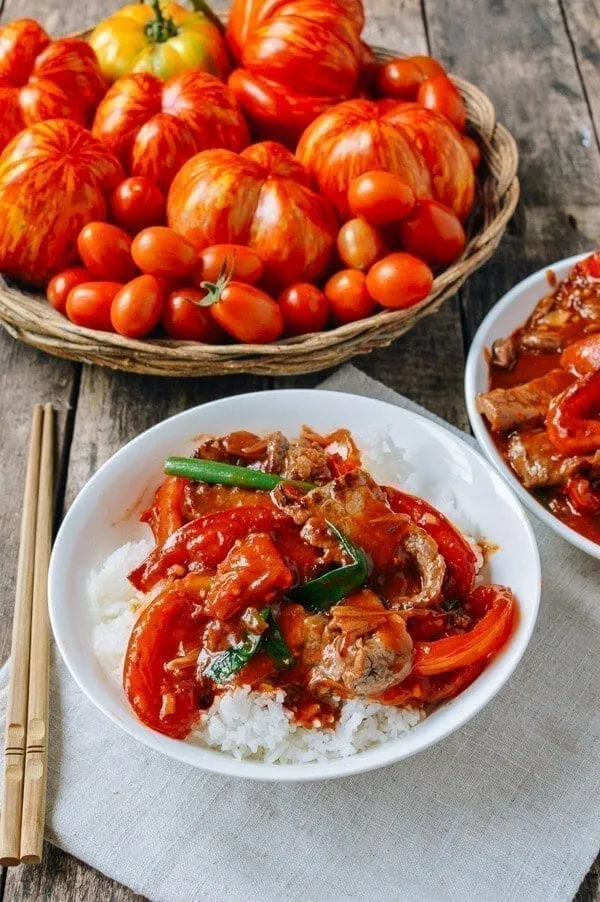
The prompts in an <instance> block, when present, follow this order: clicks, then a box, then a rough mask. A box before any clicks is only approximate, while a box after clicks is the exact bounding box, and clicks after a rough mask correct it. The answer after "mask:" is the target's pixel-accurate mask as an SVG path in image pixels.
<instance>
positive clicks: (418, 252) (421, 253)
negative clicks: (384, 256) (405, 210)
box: [399, 200, 467, 266]
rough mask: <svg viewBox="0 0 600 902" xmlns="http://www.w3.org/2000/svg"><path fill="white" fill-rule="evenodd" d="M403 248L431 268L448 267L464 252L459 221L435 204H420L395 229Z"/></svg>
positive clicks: (431, 201) (464, 242) (444, 208)
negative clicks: (430, 265)
mask: <svg viewBox="0 0 600 902" xmlns="http://www.w3.org/2000/svg"><path fill="white" fill-rule="evenodd" d="M399 234H400V240H401V241H402V245H403V247H404V248H405V249H406V250H407V251H408V252H409V253H410V254H414V255H415V257H420V258H421V260H425V261H426V263H430V264H432V265H433V266H436V265H445V264H447V263H452V261H453V260H456V258H457V257H460V255H461V254H462V252H463V251H464V249H465V244H466V240H467V239H466V237H465V230H464V229H463V227H462V225H461V222H460V219H459V218H458V217H457V216H455V215H454V213H453V212H452V210H450V209H448V207H445V206H444V205H443V204H440V203H438V202H437V201H436V200H423V201H421V202H419V203H418V204H417V207H416V209H415V211H414V213H413V214H412V216H409V217H408V218H407V219H405V220H403V221H402V222H401V223H400V226H399Z"/></svg>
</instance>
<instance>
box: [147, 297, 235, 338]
mask: <svg viewBox="0 0 600 902" xmlns="http://www.w3.org/2000/svg"><path fill="white" fill-rule="evenodd" d="M205 297H206V292H205V291H202V290H201V289H200V288H191V287H189V288H177V289H176V290H175V291H172V292H171V294H170V295H169V296H168V297H167V299H166V301H165V305H164V308H163V312H162V324H163V326H164V329H165V332H166V333H167V335H169V336H170V337H171V338H177V339H179V340H181V341H202V342H204V343H206V344H212V345H214V344H221V343H222V342H223V341H224V340H225V339H226V338H227V336H226V334H225V333H224V332H223V331H222V329H220V328H219V326H218V325H217V323H216V322H215V320H214V318H213V315H212V313H211V312H210V308H208V307H199V306H198V302H199V301H201V300H203V299H204V298H205Z"/></svg>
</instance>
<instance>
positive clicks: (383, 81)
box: [377, 56, 446, 100]
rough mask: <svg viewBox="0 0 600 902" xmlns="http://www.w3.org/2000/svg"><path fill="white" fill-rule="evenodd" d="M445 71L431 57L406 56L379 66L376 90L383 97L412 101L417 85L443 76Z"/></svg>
mask: <svg viewBox="0 0 600 902" xmlns="http://www.w3.org/2000/svg"><path fill="white" fill-rule="evenodd" d="M445 74H446V70H445V69H444V67H443V66H442V65H441V63H438V61H437V60H434V59H433V57H431V56H408V57H403V58H399V59H393V60H390V61H389V62H387V63H383V64H382V65H381V66H379V68H378V71H377V89H378V90H379V92H380V93H381V94H383V95H384V96H385V97H397V98H398V99H399V100H414V99H415V98H416V96H417V92H418V90H419V85H420V84H421V82H422V81H424V80H425V79H426V78H432V77H433V76H434V75H445Z"/></svg>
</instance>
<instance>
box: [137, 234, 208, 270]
mask: <svg viewBox="0 0 600 902" xmlns="http://www.w3.org/2000/svg"><path fill="white" fill-rule="evenodd" d="M131 255H132V257H133V259H134V260H135V262H136V264H137V266H139V268H140V269H141V270H142V272H145V273H150V274H151V275H153V276H162V277H163V278H165V279H181V278H182V277H183V276H189V274H190V273H191V272H192V271H193V269H194V267H195V266H196V262H197V259H198V254H197V252H196V249H195V248H194V247H193V246H192V245H191V244H190V242H189V241H187V240H186V239H185V238H183V237H182V236H181V235H178V234H177V232H174V231H173V229H169V228H167V227H166V226H152V227H151V228H149V229H144V231H143V232H140V233H139V235H136V236H135V238H134V239H133V244H132V245H131Z"/></svg>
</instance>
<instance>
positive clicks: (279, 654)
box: [261, 611, 294, 667]
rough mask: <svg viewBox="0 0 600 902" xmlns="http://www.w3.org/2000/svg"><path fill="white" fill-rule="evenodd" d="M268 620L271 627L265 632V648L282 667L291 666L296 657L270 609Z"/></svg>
mask: <svg viewBox="0 0 600 902" xmlns="http://www.w3.org/2000/svg"><path fill="white" fill-rule="evenodd" d="M261 613H262V611H261ZM266 620H267V623H268V624H269V628H268V630H267V631H266V633H264V638H263V648H264V650H265V651H266V652H267V654H268V655H269V656H270V657H271V658H273V660H274V661H275V662H276V663H277V664H279V665H280V667H289V666H290V665H291V664H292V663H293V661H294V657H293V655H292V653H291V651H290V650H289V648H288V644H287V642H286V641H285V639H284V638H283V635H282V632H281V630H280V629H279V627H278V626H277V623H276V622H275V618H274V617H273V614H272V613H271V611H268V614H267V618H266Z"/></svg>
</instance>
